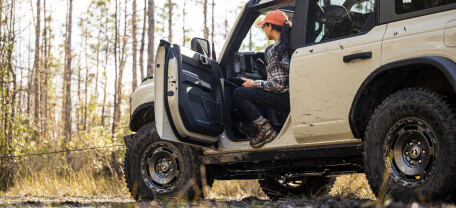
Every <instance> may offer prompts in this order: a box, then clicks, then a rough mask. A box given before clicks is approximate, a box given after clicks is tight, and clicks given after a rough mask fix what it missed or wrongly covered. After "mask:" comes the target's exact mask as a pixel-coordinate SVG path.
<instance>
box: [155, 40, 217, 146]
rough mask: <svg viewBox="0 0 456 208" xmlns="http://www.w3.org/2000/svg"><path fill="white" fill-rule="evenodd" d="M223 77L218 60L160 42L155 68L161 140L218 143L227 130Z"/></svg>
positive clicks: (157, 116)
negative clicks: (224, 112)
mask: <svg viewBox="0 0 456 208" xmlns="http://www.w3.org/2000/svg"><path fill="white" fill-rule="evenodd" d="M220 77H221V76H220V69H219V65H218V63H217V62H216V61H213V60H210V59H209V58H208V57H206V56H204V55H202V54H199V53H196V52H194V51H192V50H190V49H187V48H183V47H180V46H178V45H175V44H174V45H171V44H170V43H168V42H166V41H164V40H161V42H160V46H159V49H158V50H157V58H156V65H155V97H156V101H155V111H156V112H155V116H156V117H155V118H156V125H157V131H158V133H159V135H160V138H162V139H166V140H172V141H179V142H185V143H192V144H200V145H211V144H214V143H216V142H217V141H218V136H219V135H220V134H221V133H223V131H224V125H223V116H222V112H223V103H222V100H223V99H222V86H221V82H220ZM170 131H172V132H170Z"/></svg>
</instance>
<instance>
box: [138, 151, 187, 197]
mask: <svg viewBox="0 0 456 208" xmlns="http://www.w3.org/2000/svg"><path fill="white" fill-rule="evenodd" d="M140 166H141V167H140V168H141V176H142V179H143V180H144V182H146V184H147V185H148V186H149V188H151V189H152V190H154V191H156V192H159V193H162V192H168V191H170V190H173V189H174V188H175V185H176V184H177V181H178V179H179V176H180V174H181V170H182V167H181V163H180V161H179V157H178V152H177V150H175V149H174V148H171V147H168V146H167V145H164V144H152V145H151V146H149V147H148V148H147V149H146V150H145V151H144V153H143V155H142V157H141V165H140Z"/></svg>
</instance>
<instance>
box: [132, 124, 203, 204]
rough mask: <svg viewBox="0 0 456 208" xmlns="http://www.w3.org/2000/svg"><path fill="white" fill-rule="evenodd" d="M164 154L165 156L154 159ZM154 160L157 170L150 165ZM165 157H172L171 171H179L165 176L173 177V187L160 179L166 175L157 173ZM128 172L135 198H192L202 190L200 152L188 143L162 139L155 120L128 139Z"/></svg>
mask: <svg viewBox="0 0 456 208" xmlns="http://www.w3.org/2000/svg"><path fill="white" fill-rule="evenodd" d="M160 157H162V158H165V160H163V159H154V158H160ZM167 158H168V159H167ZM169 158H171V159H169ZM146 161H147V162H146ZM152 161H155V162H154V168H155V169H154V171H150V170H151V169H150V165H148V164H151V163H152ZM162 161H168V163H167V165H166V167H168V169H167V171H168V172H167V173H170V175H177V176H173V177H163V178H165V179H166V180H168V179H169V178H173V179H172V181H171V182H169V184H170V186H169V187H166V186H167V185H168V183H163V184H162V183H161V182H160V180H162V179H163V178H157V177H158V176H162V174H160V175H159V173H157V171H160V170H162V169H160V168H158V167H161V165H157V164H162V163H158V162H162ZM163 163H164V162H163ZM173 165H174V166H173ZM173 168H176V169H173ZM177 170H178V171H177ZM151 172H152V173H151ZM176 172H177V173H176ZM124 174H125V181H126V183H127V187H128V190H129V191H130V193H131V196H132V197H133V198H134V199H135V200H156V199H167V198H183V199H189V200H191V199H192V198H193V197H194V196H196V195H195V194H201V189H200V187H201V179H200V177H201V176H200V166H199V162H198V157H197V152H196V151H195V149H194V148H192V147H190V146H188V145H184V144H176V143H172V142H168V141H164V140H161V139H160V138H159V136H158V134H157V131H156V128H155V123H154V122H152V123H148V124H146V125H144V126H143V127H141V129H139V131H138V132H137V133H136V134H135V135H134V136H133V138H132V140H131V141H130V142H129V143H128V145H127V151H126V153H125V159H124ZM157 179H159V180H157ZM165 179H163V180H165Z"/></svg>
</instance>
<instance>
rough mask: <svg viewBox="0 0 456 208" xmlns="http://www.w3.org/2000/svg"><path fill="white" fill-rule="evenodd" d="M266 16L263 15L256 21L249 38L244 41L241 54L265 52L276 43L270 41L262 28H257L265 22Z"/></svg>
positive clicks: (240, 50) (248, 34) (248, 35)
mask: <svg viewBox="0 0 456 208" xmlns="http://www.w3.org/2000/svg"><path fill="white" fill-rule="evenodd" d="M265 16H266V14H262V15H260V16H259V17H258V18H257V19H256V20H255V23H254V24H253V25H252V27H251V28H250V30H249V32H248V33H247V36H246V37H245V38H244V40H243V41H242V45H241V48H240V49H239V52H249V51H264V50H265V49H266V48H267V47H268V46H269V45H271V44H274V41H268V39H267V38H266V36H265V35H264V32H263V30H262V29H261V27H258V26H256V24H257V23H258V22H260V21H263V19H264V17H265Z"/></svg>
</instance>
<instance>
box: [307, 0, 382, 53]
mask: <svg viewBox="0 0 456 208" xmlns="http://www.w3.org/2000/svg"><path fill="white" fill-rule="evenodd" d="M374 11H375V0H312V1H311V2H310V4H309V11H308V17H307V31H306V44H312V43H319V42H324V41H328V40H332V39H337V38H342V37H345V36H350V35H355V34H358V33H361V32H364V31H367V30H369V29H370V28H371V27H372V24H370V23H374V24H375V19H374V18H375V15H374Z"/></svg>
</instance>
